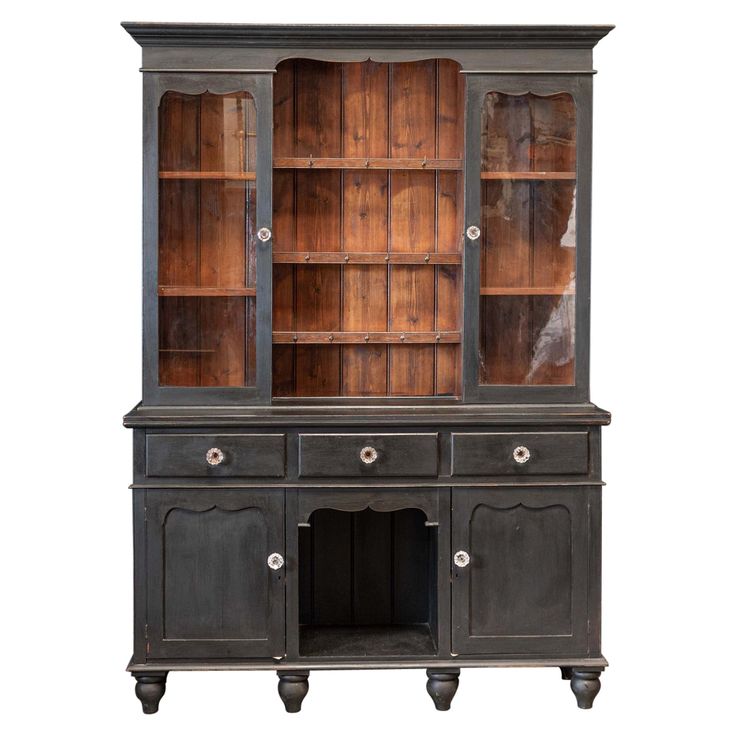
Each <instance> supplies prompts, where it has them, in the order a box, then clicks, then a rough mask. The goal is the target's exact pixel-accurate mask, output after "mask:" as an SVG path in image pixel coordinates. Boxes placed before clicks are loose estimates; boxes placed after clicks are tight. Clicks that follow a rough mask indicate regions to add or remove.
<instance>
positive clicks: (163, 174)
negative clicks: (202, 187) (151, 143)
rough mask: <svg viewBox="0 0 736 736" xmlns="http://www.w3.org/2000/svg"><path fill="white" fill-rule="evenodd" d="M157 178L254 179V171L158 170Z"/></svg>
mask: <svg viewBox="0 0 736 736" xmlns="http://www.w3.org/2000/svg"><path fill="white" fill-rule="evenodd" d="M158 178H159V179H201V180H210V181H255V180H256V172H255V171H159V172H158Z"/></svg>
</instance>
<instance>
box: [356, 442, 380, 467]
mask: <svg viewBox="0 0 736 736" xmlns="http://www.w3.org/2000/svg"><path fill="white" fill-rule="evenodd" d="M360 459H361V460H362V461H363V462H364V463H365V464H366V465H370V464H371V463H374V462H376V460H378V450H376V448H375V447H371V446H370V445H369V446H368V447H364V448H363V449H362V450H361V451H360Z"/></svg>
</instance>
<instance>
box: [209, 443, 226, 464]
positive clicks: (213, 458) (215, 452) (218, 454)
mask: <svg viewBox="0 0 736 736" xmlns="http://www.w3.org/2000/svg"><path fill="white" fill-rule="evenodd" d="M205 458H206V459H207V462H208V463H209V464H210V465H219V464H220V463H221V462H222V461H223V460H224V459H225V453H224V452H223V451H222V450H221V449H220V448H219V447H210V449H209V450H207V454H206V455H205Z"/></svg>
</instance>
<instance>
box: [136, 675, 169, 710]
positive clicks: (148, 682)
mask: <svg viewBox="0 0 736 736" xmlns="http://www.w3.org/2000/svg"><path fill="white" fill-rule="evenodd" d="M167 674H168V672H145V673H138V672H134V673H133V677H135V680H136V682H135V694H136V696H137V698H138V700H140V701H141V705H142V706H143V712H144V713H147V714H150V713H157V712H158V704H159V702H160V701H161V698H163V696H164V693H165V692H166V675H167Z"/></svg>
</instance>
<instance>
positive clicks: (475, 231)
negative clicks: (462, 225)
mask: <svg viewBox="0 0 736 736" xmlns="http://www.w3.org/2000/svg"><path fill="white" fill-rule="evenodd" d="M465 234H466V235H467V236H468V238H469V239H470V240H478V238H479V237H480V228H479V227H478V226H477V225H471V226H470V227H469V228H468V229H467V230H466V231H465Z"/></svg>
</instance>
